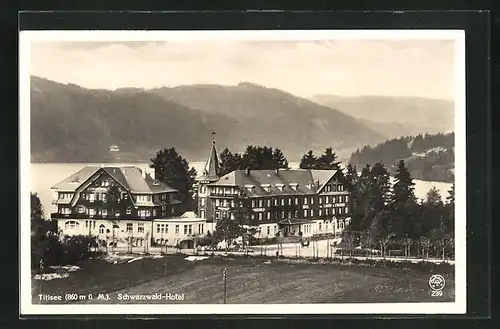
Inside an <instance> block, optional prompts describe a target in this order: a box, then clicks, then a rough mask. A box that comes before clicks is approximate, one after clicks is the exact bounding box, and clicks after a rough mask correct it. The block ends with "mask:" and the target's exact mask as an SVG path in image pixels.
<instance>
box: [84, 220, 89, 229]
mask: <svg viewBox="0 0 500 329" xmlns="http://www.w3.org/2000/svg"><path fill="white" fill-rule="evenodd" d="M85 228H89V221H88V220H86V221H85Z"/></svg>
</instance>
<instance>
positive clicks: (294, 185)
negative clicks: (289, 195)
mask: <svg viewBox="0 0 500 329" xmlns="http://www.w3.org/2000/svg"><path fill="white" fill-rule="evenodd" d="M290 187H291V188H292V190H294V191H297V189H298V187H299V184H297V183H290Z"/></svg>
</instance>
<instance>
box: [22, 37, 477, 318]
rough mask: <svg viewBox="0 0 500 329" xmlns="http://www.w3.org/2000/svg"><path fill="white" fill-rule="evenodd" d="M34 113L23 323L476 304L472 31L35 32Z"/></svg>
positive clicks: (29, 68)
mask: <svg viewBox="0 0 500 329" xmlns="http://www.w3.org/2000/svg"><path fill="white" fill-rule="evenodd" d="M20 124H21V127H20V131H21V134H20V143H21V144H20V145H21V150H20V151H21V168H20V170H21V175H20V177H21V203H20V207H21V218H20V232H21V233H20V234H21V237H20V240H21V255H20V262H21V276H22V280H21V287H20V294H21V299H20V300H21V305H20V309H21V311H20V312H21V314H22V315H30V314H365V313H366V314H446V313H448V314H449V313H453V314H463V313H465V311H466V309H465V308H466V307H465V306H466V297H467V296H466V235H465V232H466V230H465V228H466V209H465V207H466V199H465V198H466V195H465V151H466V149H465V35H464V32H463V31H459V30H454V31H445V30H383V31H382V30H352V31H348V30H342V31H340V30H321V31H319V30H316V31H314V30H308V31H305V30H296V31H291V30H280V31H168V32H167V31H164V32H162V31H154V32H153V31H150V32H148V31H22V32H20ZM360 304H361V305H360Z"/></svg>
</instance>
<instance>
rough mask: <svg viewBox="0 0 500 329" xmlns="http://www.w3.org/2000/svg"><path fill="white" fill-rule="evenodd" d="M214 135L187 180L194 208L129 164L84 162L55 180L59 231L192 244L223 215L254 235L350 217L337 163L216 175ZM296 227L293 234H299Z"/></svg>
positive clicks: (313, 227) (326, 225)
mask: <svg viewBox="0 0 500 329" xmlns="http://www.w3.org/2000/svg"><path fill="white" fill-rule="evenodd" d="M218 172H219V159H218V155H217V149H216V144H215V140H214V141H213V143H212V147H211V150H210V154H209V157H208V159H207V162H206V165H205V167H204V170H203V172H202V173H201V175H200V176H199V177H197V178H196V183H195V186H194V190H195V197H196V199H197V202H198V204H197V208H198V213H197V214H196V213H194V212H185V210H184V209H183V204H182V202H180V201H179V199H178V191H177V190H175V189H173V188H171V187H169V186H167V185H165V184H163V183H162V182H160V181H158V180H156V179H155V178H154V173H152V172H146V171H145V170H141V169H139V168H136V167H92V166H87V167H84V168H83V169H82V170H80V171H79V172H77V173H75V174H73V175H71V176H70V177H68V178H66V179H64V180H63V181H62V182H60V183H58V184H56V185H55V186H54V187H52V189H53V190H54V191H55V193H56V195H57V196H56V198H55V201H54V204H55V205H57V212H56V213H53V214H51V218H52V219H56V220H57V222H58V228H59V230H60V232H61V234H62V235H80V234H81V235H94V236H96V237H97V238H98V239H99V240H100V241H102V242H104V241H107V242H111V241H113V242H115V243H117V244H120V243H128V242H126V241H129V240H127V239H132V240H133V243H134V245H135V246H142V245H144V244H146V243H148V244H149V242H150V241H152V242H156V243H164V241H167V243H168V244H169V245H179V246H181V247H182V248H193V247H194V244H195V240H196V237H201V236H203V235H205V234H206V233H207V232H209V231H211V232H213V230H214V229H215V227H216V224H217V221H218V220H220V219H222V218H229V219H233V220H239V221H242V222H243V224H244V225H245V226H246V227H255V228H256V229H257V230H256V231H257V233H256V236H255V237H256V238H272V237H275V236H276V235H277V234H278V233H279V234H281V235H283V236H297V235H302V236H304V237H310V236H313V235H318V234H328V233H333V234H338V233H340V232H342V231H343V229H344V228H345V226H346V225H348V223H349V221H350V211H351V209H350V206H349V205H350V202H349V201H350V187H349V184H348V183H347V182H346V180H345V178H344V176H343V174H342V171H340V170H306V169H279V170H235V171H233V172H230V173H228V174H226V175H223V176H222V177H219V176H218ZM299 232H300V233H299Z"/></svg>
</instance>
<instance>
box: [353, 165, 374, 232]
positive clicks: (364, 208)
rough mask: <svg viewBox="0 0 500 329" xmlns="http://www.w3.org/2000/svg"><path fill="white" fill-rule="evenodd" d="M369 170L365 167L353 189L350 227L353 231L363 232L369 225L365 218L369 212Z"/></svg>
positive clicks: (368, 220) (368, 166) (367, 166)
mask: <svg viewBox="0 0 500 329" xmlns="http://www.w3.org/2000/svg"><path fill="white" fill-rule="evenodd" d="M370 172H371V168H370V165H366V166H365V167H364V168H363V170H362V171H361V175H360V176H359V178H358V180H357V184H356V186H355V188H354V195H355V196H354V200H353V201H354V205H353V207H352V216H351V227H352V229H353V230H364V229H367V228H368V227H369V225H370V219H368V218H367V216H368V212H369V190H370V186H371V174H370Z"/></svg>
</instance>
